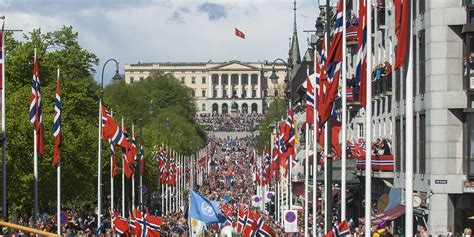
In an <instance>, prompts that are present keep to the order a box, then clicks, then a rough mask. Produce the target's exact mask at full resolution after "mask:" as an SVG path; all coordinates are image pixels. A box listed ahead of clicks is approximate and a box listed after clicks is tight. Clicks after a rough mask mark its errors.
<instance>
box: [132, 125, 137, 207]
mask: <svg viewBox="0 0 474 237" xmlns="http://www.w3.org/2000/svg"><path fill="white" fill-rule="evenodd" d="M132 141H133V143H134V145H135V148H137V146H136V140H135V124H133V123H132ZM133 159H134V161H135V162H136V160H137V159H136V155H135V157H133ZM135 171H136V170H135V169H134V170H133V173H132V210H133V209H135Z"/></svg>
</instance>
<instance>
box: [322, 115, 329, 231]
mask: <svg viewBox="0 0 474 237" xmlns="http://www.w3.org/2000/svg"><path fill="white" fill-rule="evenodd" d="M327 133H328V126H327V123H326V125H325V129H324V137H325V139H324V159H323V160H324V228H323V230H325V231H326V232H328V225H329V223H328V218H327V216H328V195H327V192H328V188H327V186H328V160H327V159H326V157H327V155H328V152H327V147H328V139H327V137H328V135H327Z"/></svg>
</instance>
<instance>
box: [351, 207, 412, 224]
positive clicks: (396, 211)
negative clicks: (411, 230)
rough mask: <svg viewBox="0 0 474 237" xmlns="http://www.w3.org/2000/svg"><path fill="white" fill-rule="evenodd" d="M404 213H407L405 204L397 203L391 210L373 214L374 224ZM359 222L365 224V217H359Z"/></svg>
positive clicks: (395, 217) (393, 218)
mask: <svg viewBox="0 0 474 237" xmlns="http://www.w3.org/2000/svg"><path fill="white" fill-rule="evenodd" d="M403 214H405V205H397V206H395V207H394V208H392V209H390V210H387V211H384V212H379V213H376V214H372V225H377V224H378V223H380V222H382V221H391V220H395V219H397V218H398V217H400V216H402V215H403ZM359 222H360V223H362V224H364V222H365V219H364V218H363V217H361V218H359Z"/></svg>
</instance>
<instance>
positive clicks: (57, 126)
mask: <svg viewBox="0 0 474 237" xmlns="http://www.w3.org/2000/svg"><path fill="white" fill-rule="evenodd" d="M53 135H54V138H55V143H54V152H53V164H54V166H56V167H58V165H59V162H60V159H61V158H60V157H61V149H60V147H61V88H60V85H59V69H58V79H57V80H56V99H55V100H54V121H53Z"/></svg>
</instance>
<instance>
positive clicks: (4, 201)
mask: <svg viewBox="0 0 474 237" xmlns="http://www.w3.org/2000/svg"><path fill="white" fill-rule="evenodd" d="M3 20H4V21H3V23H2V39H1V40H2V59H3V66H2V184H3V185H2V207H3V208H2V214H3V217H5V218H7V220H8V217H7V163H6V150H5V145H6V136H5V131H6V128H5V120H6V119H5V108H6V101H5V79H6V78H5V66H6V60H5V40H4V38H5V35H4V34H3V33H4V32H3V25H4V24H5V17H3Z"/></svg>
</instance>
